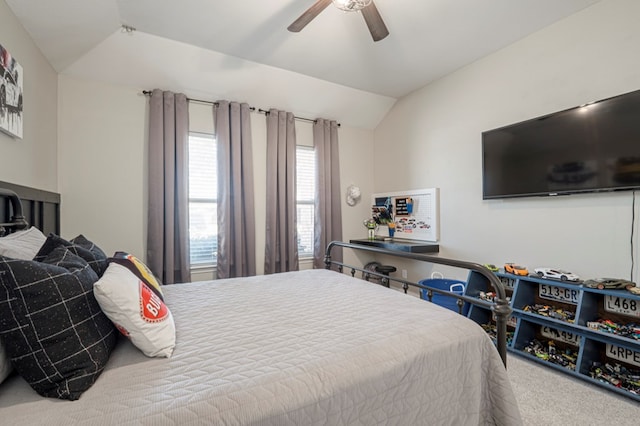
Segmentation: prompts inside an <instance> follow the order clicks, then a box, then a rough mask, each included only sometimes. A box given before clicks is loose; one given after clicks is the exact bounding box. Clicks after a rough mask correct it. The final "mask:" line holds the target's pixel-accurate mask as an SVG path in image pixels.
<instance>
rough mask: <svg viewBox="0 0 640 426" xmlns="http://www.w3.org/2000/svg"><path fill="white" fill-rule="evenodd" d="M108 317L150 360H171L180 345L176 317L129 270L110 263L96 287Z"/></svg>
mask: <svg viewBox="0 0 640 426" xmlns="http://www.w3.org/2000/svg"><path fill="white" fill-rule="evenodd" d="M93 294H94V295H95V297H96V300H97V301H98V303H99V304H100V307H101V308H102V311H103V312H104V313H105V315H106V316H107V317H108V318H109V319H110V320H111V322H113V323H114V324H115V326H116V327H117V328H118V330H120V332H121V333H122V334H123V335H124V336H126V337H128V338H129V340H131V343H133V344H134V345H135V346H136V347H137V348H138V349H140V350H141V351H142V352H143V353H144V354H145V355H147V356H149V357H167V358H168V357H170V356H171V354H172V353H173V348H174V347H175V345H176V328H175V324H174V322H173V316H172V315H171V311H169V308H168V307H167V305H165V304H164V302H163V301H162V299H160V297H158V295H157V294H156V293H154V292H153V290H151V288H150V286H149V285H148V284H147V283H145V282H144V281H142V280H140V279H139V278H138V277H137V276H136V275H135V274H134V273H133V272H131V271H130V270H129V269H128V268H126V267H124V266H122V265H119V264H117V263H110V264H109V267H107V270H106V271H105V273H104V275H103V276H102V277H101V278H100V279H99V280H98V281H97V282H96V283H95V284H94V285H93Z"/></svg>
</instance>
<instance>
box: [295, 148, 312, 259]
mask: <svg viewBox="0 0 640 426" xmlns="http://www.w3.org/2000/svg"><path fill="white" fill-rule="evenodd" d="M296 187H297V191H296V192H297V193H296V207H297V212H298V256H299V257H300V259H304V258H312V257H313V218H314V209H315V207H314V202H315V196H316V195H315V192H316V160H315V151H314V149H313V148H312V147H308V146H298V147H297V148H296Z"/></svg>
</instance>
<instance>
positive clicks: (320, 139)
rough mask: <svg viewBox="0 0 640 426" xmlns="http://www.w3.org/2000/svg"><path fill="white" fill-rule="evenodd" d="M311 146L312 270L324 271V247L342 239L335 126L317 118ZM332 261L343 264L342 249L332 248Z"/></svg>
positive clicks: (336, 127) (336, 130)
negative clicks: (313, 178)
mask: <svg viewBox="0 0 640 426" xmlns="http://www.w3.org/2000/svg"><path fill="white" fill-rule="evenodd" d="M313 144H314V146H315V150H316V200H315V220H314V233H313V235H314V241H313V267H314V268H324V267H325V264H324V253H325V249H326V247H327V244H329V243H330V242H331V241H334V240H338V241H341V240H342V210H341V207H340V161H339V157H338V123H336V122H335V121H329V120H323V119H317V120H316V121H315V123H314V124H313ZM331 259H332V260H336V261H338V262H342V248H336V249H334V250H333V251H332V258H331Z"/></svg>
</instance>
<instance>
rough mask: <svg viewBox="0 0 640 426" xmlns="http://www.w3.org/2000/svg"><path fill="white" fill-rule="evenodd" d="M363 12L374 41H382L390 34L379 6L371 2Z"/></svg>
mask: <svg viewBox="0 0 640 426" xmlns="http://www.w3.org/2000/svg"><path fill="white" fill-rule="evenodd" d="M361 12H362V16H363V17H364V21H365V22H366V23H367V27H369V32H370V33H371V37H373V41H380V40H382V39H383V38H385V37H386V36H388V35H389V30H388V29H387V26H386V25H385V24H384V21H383V20H382V16H380V12H378V8H377V7H376V4H375V3H374V2H371V4H370V5H369V6H367V7H365V8H364V9H362V10H361Z"/></svg>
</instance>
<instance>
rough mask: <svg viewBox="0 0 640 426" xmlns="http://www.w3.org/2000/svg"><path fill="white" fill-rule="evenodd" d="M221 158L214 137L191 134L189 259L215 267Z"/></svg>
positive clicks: (199, 264)
mask: <svg viewBox="0 0 640 426" xmlns="http://www.w3.org/2000/svg"><path fill="white" fill-rule="evenodd" d="M217 161H218V156H217V146H216V140H215V139H214V137H213V135H206V134H202V133H190V134H189V248H190V249H189V257H190V262H191V266H210V265H215V263H216V256H217V250H218V200H217V197H218V163H217Z"/></svg>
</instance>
